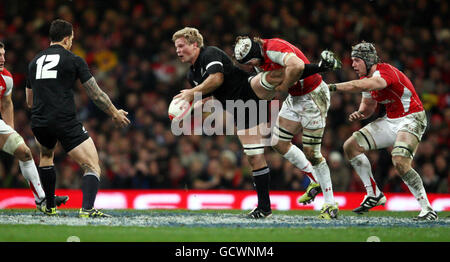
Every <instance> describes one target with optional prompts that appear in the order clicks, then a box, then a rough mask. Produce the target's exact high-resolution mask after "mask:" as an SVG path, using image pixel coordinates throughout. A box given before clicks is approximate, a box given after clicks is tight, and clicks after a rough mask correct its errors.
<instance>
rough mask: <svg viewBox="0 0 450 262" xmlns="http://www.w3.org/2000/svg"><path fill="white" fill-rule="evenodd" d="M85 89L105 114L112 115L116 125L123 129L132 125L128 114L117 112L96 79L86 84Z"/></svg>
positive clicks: (121, 111) (122, 111)
mask: <svg viewBox="0 0 450 262" xmlns="http://www.w3.org/2000/svg"><path fill="white" fill-rule="evenodd" d="M83 87H84V89H85V90H86V93H87V95H88V96H89V98H91V99H92V101H93V102H94V103H95V105H96V106H97V107H98V108H100V109H101V110H102V111H103V112H105V113H106V114H108V115H110V116H111V117H112V118H113V120H114V122H115V123H116V124H118V125H119V126H122V127H123V126H126V125H128V124H129V123H130V120H128V118H127V117H126V115H127V114H128V113H127V112H125V111H124V110H122V109H121V110H117V108H116V107H115V106H114V105H113V103H112V102H111V100H110V99H109V97H108V95H107V94H106V93H105V92H103V91H102V90H101V89H100V87H99V86H98V84H97V81H95V78H94V77H91V78H90V79H89V80H88V81H86V82H84V83H83Z"/></svg>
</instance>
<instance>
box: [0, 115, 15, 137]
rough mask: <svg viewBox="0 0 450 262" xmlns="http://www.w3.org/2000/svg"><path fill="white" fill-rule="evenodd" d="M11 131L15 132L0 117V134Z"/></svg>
mask: <svg viewBox="0 0 450 262" xmlns="http://www.w3.org/2000/svg"><path fill="white" fill-rule="evenodd" d="M13 132H15V131H14V129H13V128H12V127H10V126H9V125H7V124H6V123H5V121H3V120H1V119H0V135H7V134H11V133H13Z"/></svg>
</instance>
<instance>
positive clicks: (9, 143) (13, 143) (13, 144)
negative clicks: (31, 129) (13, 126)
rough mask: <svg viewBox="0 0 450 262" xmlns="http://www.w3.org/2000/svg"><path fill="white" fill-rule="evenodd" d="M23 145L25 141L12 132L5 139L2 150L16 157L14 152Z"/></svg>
mask: <svg viewBox="0 0 450 262" xmlns="http://www.w3.org/2000/svg"><path fill="white" fill-rule="evenodd" d="M24 144H25V141H24V140H23V138H22V137H21V136H20V135H19V134H18V133H17V132H13V133H11V134H10V135H9V136H8V138H6V141H5V143H4V144H3V148H2V150H3V151H5V152H6V153H8V154H10V155H13V156H16V151H17V150H18V148H19V147H21V146H22V145H24Z"/></svg>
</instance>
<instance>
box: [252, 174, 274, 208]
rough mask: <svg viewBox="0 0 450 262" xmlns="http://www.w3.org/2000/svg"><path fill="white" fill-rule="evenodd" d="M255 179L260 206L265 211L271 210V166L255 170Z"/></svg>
mask: <svg viewBox="0 0 450 262" xmlns="http://www.w3.org/2000/svg"><path fill="white" fill-rule="evenodd" d="M253 181H254V186H255V189H256V193H257V195H258V207H259V208H261V209H262V210H263V211H270V210H271V208H270V197H269V184H270V169H269V167H263V168H261V169H258V170H253Z"/></svg>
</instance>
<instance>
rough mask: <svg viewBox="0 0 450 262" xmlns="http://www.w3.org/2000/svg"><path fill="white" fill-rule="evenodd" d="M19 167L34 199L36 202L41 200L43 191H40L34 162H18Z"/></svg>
mask: <svg viewBox="0 0 450 262" xmlns="http://www.w3.org/2000/svg"><path fill="white" fill-rule="evenodd" d="M19 167H20V171H21V172H22V175H23V176H24V177H25V179H26V180H27V181H28V183H29V185H30V188H31V191H33V195H34V199H35V200H36V201H41V200H43V199H44V198H45V193H44V189H42V186H41V180H40V179H39V173H38V170H37V168H36V165H35V164H34V160H33V159H31V160H28V161H25V162H23V161H20V160H19Z"/></svg>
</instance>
